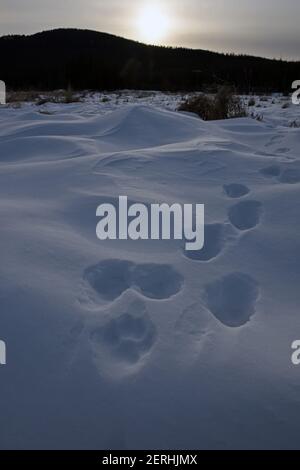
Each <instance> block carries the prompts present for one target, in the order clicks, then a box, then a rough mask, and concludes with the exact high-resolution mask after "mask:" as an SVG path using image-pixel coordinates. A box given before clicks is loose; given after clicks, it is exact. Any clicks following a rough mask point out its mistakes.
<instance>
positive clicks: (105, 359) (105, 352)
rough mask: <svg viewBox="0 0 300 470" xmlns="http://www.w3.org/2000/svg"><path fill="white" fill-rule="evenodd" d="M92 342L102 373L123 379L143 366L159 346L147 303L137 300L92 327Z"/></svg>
mask: <svg viewBox="0 0 300 470" xmlns="http://www.w3.org/2000/svg"><path fill="white" fill-rule="evenodd" d="M123 308H124V307H123ZM89 340H90V344H91V346H92V351H93V354H94V359H95V362H96V365H97V367H98V369H99V372H100V373H101V374H103V373H106V374H109V375H114V376H116V377H120V376H122V375H124V374H125V375H128V374H132V373H134V372H136V371H137V370H138V369H139V368H140V366H141V365H142V364H144V360H145V358H146V356H148V355H149V354H150V352H151V350H152V349H153V347H154V345H155V343H156V340H157V329H156V326H155V325H154V323H153V322H152V320H151V318H150V316H149V314H148V312H147V310H146V308H145V306H144V304H143V303H142V302H140V301H137V302H134V303H133V304H131V305H129V306H127V307H125V308H124V310H123V311H120V312H118V313H116V312H115V313H114V314H113V315H112V316H111V318H106V320H105V321H104V322H103V321H102V324H101V325H97V326H92V327H91V328H90V333H89Z"/></svg>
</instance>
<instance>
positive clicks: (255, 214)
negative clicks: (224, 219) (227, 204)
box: [228, 201, 263, 231]
mask: <svg viewBox="0 0 300 470" xmlns="http://www.w3.org/2000/svg"><path fill="white" fill-rule="evenodd" d="M262 210H263V209H262V203H261V202H259V201H243V202H239V203H238V204H236V205H235V206H233V207H231V208H230V209H229V211H228V217H229V220H230V222H231V223H232V225H233V226H234V227H236V228H237V229H239V230H241V231H244V230H250V229H252V228H254V227H256V226H257V225H258V224H259V222H260V218H261V215H262Z"/></svg>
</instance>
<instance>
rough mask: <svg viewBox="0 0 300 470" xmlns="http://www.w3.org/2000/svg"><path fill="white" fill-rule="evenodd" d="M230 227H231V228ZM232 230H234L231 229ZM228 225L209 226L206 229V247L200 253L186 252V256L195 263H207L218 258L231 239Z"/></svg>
mask: <svg viewBox="0 0 300 470" xmlns="http://www.w3.org/2000/svg"><path fill="white" fill-rule="evenodd" d="M229 227H230V226H229ZM231 230H232V229H231ZM230 236H231V235H230V233H229V229H228V225H225V224H207V225H205V228H204V240H205V241H204V247H203V248H202V250H200V251H186V250H184V255H185V256H186V257H187V258H189V259H191V260H193V261H203V262H207V261H210V260H212V259H214V258H216V257H217V256H218V255H219V254H220V253H221V252H222V250H223V248H224V247H225V244H226V242H227V241H228V239H229V238H230Z"/></svg>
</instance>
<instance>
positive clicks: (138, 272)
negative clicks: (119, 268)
mask: <svg viewBox="0 0 300 470" xmlns="http://www.w3.org/2000/svg"><path fill="white" fill-rule="evenodd" d="M132 281H133V285H134V286H135V287H136V288H137V289H138V290H139V291H140V292H141V293H142V294H143V295H144V296H145V297H149V298H150V299H168V298H169V297H172V296H173V295H175V294H177V293H178V292H179V291H180V289H181V286H182V284H183V278H182V276H181V275H180V274H179V273H178V272H177V271H175V270H174V269H173V268H172V266H169V265H167V264H165V265H160V264H140V265H137V266H136V267H135V269H134V270H133V272H132Z"/></svg>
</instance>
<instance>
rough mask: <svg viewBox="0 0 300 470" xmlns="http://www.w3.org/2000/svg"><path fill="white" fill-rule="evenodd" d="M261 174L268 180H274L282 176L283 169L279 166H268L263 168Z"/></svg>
mask: <svg viewBox="0 0 300 470" xmlns="http://www.w3.org/2000/svg"><path fill="white" fill-rule="evenodd" d="M260 173H261V174H262V175H263V176H265V177H267V178H273V177H276V176H279V175H280V173H281V168H280V166H278V165H271V166H267V167H266V168H262V170H260Z"/></svg>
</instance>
